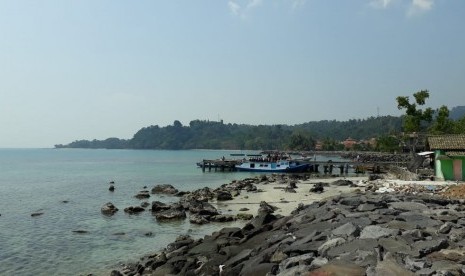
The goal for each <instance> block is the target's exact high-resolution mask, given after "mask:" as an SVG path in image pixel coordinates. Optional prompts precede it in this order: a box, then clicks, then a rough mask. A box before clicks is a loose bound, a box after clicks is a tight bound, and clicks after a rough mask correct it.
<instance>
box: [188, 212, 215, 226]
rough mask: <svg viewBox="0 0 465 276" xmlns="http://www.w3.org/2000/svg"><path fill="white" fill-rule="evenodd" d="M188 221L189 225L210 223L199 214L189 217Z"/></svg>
mask: <svg viewBox="0 0 465 276" xmlns="http://www.w3.org/2000/svg"><path fill="white" fill-rule="evenodd" d="M189 221H190V223H193V224H207V223H210V221H209V220H208V219H207V218H206V217H205V216H202V215H199V214H192V215H190V217H189Z"/></svg>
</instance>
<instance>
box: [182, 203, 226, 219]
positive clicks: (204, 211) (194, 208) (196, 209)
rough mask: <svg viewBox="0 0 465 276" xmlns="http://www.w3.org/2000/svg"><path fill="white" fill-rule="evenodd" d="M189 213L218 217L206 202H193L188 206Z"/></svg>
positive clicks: (215, 211)
mask: <svg viewBox="0 0 465 276" xmlns="http://www.w3.org/2000/svg"><path fill="white" fill-rule="evenodd" d="M188 206H189V207H188V208H187V209H189V212H191V213H196V214H199V215H207V216H215V215H218V214H219V212H218V210H217V209H216V208H215V207H214V206H213V205H211V204H210V203H208V202H203V201H199V200H193V201H191V202H189V204H188Z"/></svg>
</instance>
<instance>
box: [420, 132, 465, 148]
mask: <svg viewBox="0 0 465 276" xmlns="http://www.w3.org/2000/svg"><path fill="white" fill-rule="evenodd" d="M428 144H429V147H430V149H432V150H463V151H465V134H448V135H429V136H428Z"/></svg>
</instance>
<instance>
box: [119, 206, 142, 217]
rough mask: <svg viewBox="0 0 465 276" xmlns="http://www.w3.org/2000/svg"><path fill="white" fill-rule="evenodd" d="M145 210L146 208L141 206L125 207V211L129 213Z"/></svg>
mask: <svg viewBox="0 0 465 276" xmlns="http://www.w3.org/2000/svg"><path fill="white" fill-rule="evenodd" d="M143 211H145V209H144V208H142V207H141V206H129V207H127V208H124V212H125V213H128V214H131V215H132V214H138V213H140V212H143Z"/></svg>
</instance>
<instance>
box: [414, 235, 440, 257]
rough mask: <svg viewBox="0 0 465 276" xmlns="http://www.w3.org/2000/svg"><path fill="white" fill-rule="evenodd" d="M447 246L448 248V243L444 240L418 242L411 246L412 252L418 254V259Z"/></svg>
mask: <svg viewBox="0 0 465 276" xmlns="http://www.w3.org/2000/svg"><path fill="white" fill-rule="evenodd" d="M447 246H449V243H448V242H447V240H445V239H439V240H429V241H418V242H416V243H414V244H413V246H412V248H413V249H412V250H414V252H416V253H418V256H419V257H423V256H426V255H428V254H430V253H432V252H435V251H439V250H441V249H444V248H447Z"/></svg>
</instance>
